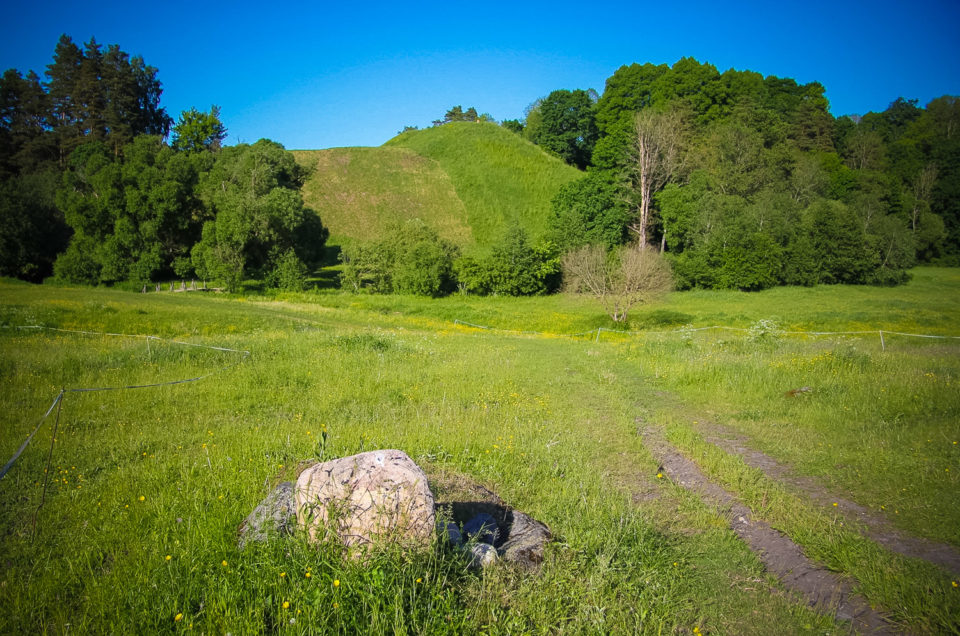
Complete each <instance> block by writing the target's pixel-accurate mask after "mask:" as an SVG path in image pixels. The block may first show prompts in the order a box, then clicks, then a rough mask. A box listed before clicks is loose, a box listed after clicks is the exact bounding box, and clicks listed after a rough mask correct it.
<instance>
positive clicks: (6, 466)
mask: <svg viewBox="0 0 960 636" xmlns="http://www.w3.org/2000/svg"><path fill="white" fill-rule="evenodd" d="M15 329H38V330H46V331H58V332H62V333H75V334H82V335H88V336H112V337H119V338H142V339H145V340H147V344H148V345H149V343H150V341H159V342H167V343H170V344H174V345H181V346H185V347H199V348H202V349H212V350H214V351H223V352H226V353H237V354H239V358H238V359H237V360H236V361H235V362H231V363H230V364H226V365H224V366H222V367H218V368H216V369H214V370H213V371H210V372H209V373H204V374H203V375H198V376H196V377H193V378H182V379H179V380H168V381H166V382H153V383H150V384H129V385H124V386H104V387H70V388H67V387H64V388H62V389H60V392H59V393H58V394H57V397H56V398H55V399H54V401H53V404H51V405H50V408H49V409H47V412H46V413H44V415H43V417H41V418H40V421H39V422H37V425H36V426H35V427H34V429H33V431H31V433H30V435H28V436H27V439H26V440H24V442H23V444H21V445H20V448H18V449H17V451H16V452H15V453H14V454H13V457H11V458H10V460H9V461H8V462H7V463H6V464H4V466H3V468H2V469H0V479H3V478H4V477H5V476H6V474H7V472H9V470H10V469H11V468H12V467H13V465H14V463H16V461H17V459H19V458H20V455H22V454H23V451H24V450H26V448H27V446H28V445H29V444H30V441H31V440H32V439H33V437H34V436H35V435H36V434H37V431H39V430H40V427H41V426H42V425H43V423H44V421H46V419H47V418H48V417H50V414H51V413H52V412H53V410H54V409H55V408H56V407H57V405H62V403H63V398H64V396H65V395H66V394H67V393H94V392H99V391H126V390H131V389H149V388H156V387H161V386H173V385H176V384H187V383H190V382H198V381H200V380H203V379H205V378H209V377H210V376H212V375H216V374H218V373H223V372H224V371H226V370H228V369H231V368H233V367H235V366H238V365H240V364H242V363H243V361H244V360H246V359H247V358H248V357H250V352H249V351H245V350H241V349H230V348H227V347H214V346H212V345H202V344H196V343H193V342H183V341H180V340H169V339H167V338H160V337H158V336H146V335H142V334H125V333H108V332H99V331H81V330H77V329H60V328H57V327H44V326H41V325H24V326H20V327H15Z"/></svg>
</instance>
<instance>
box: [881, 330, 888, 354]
mask: <svg viewBox="0 0 960 636" xmlns="http://www.w3.org/2000/svg"><path fill="white" fill-rule="evenodd" d="M880 350H881V351H886V350H887V344H886V343H885V342H884V341H883V329H881V330H880Z"/></svg>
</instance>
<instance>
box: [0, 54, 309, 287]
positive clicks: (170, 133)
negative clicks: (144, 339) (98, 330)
mask: <svg viewBox="0 0 960 636" xmlns="http://www.w3.org/2000/svg"><path fill="white" fill-rule="evenodd" d="M156 73H157V70H156V69H155V68H153V67H151V66H148V65H146V64H145V63H144V61H143V59H142V58H140V57H130V56H129V55H128V54H127V53H125V52H123V51H122V50H120V48H119V46H117V45H110V46H108V47H107V48H106V50H104V49H103V47H102V46H101V45H99V44H97V42H96V41H95V40H94V39H91V40H90V41H89V42H87V43H86V44H85V45H84V47H83V48H82V49H81V48H80V47H78V46H77V45H75V44H74V43H73V41H72V40H71V39H70V38H69V37H67V36H62V37H61V38H60V41H59V42H58V43H57V46H56V49H55V51H54V55H53V62H52V63H51V64H49V65H48V66H47V69H46V72H45V78H46V79H45V80H41V79H40V76H39V75H38V74H37V73H35V72H33V71H30V72H28V73H27V74H26V75H23V74H21V73H20V72H19V71H17V70H15V69H10V70H7V71H6V72H5V73H4V74H3V76H2V78H0V275H5V276H15V277H18V278H22V279H25V280H31V281H35V282H37V281H40V280H43V279H44V278H47V277H49V276H51V275H53V276H54V277H55V278H56V279H58V280H61V281H65V282H70V283H84V284H99V283H114V282H118V281H136V282H138V283H139V282H144V283H145V282H150V281H159V280H164V279H169V278H172V277H178V278H189V277H194V276H196V277H198V278H204V279H215V280H219V281H222V282H223V283H224V284H225V285H226V286H227V287H228V288H234V289H235V288H237V287H238V286H239V284H240V282H241V281H242V280H243V279H245V278H248V277H255V278H259V279H263V280H267V281H269V282H271V283H272V284H274V285H277V286H284V287H288V288H297V287H302V284H303V279H304V278H305V275H306V272H307V271H308V270H309V268H311V267H314V266H315V265H316V264H317V263H318V262H319V261H320V257H321V255H322V250H323V246H324V242H325V241H326V238H327V234H328V233H327V230H326V229H325V228H324V227H323V224H322V223H321V221H320V218H319V216H317V214H316V212H314V211H313V210H310V209H309V208H306V207H305V206H304V204H303V200H302V198H301V196H300V187H301V186H302V184H303V181H304V179H305V178H306V176H307V175H306V173H305V171H304V169H303V168H302V167H301V166H299V165H298V164H297V163H296V162H295V161H294V159H293V156H292V155H291V154H290V153H288V152H286V151H285V150H284V148H283V147H282V146H281V145H280V144H277V143H275V142H272V141H269V140H264V139H261V140H260V141H258V142H257V143H255V144H239V145H236V146H231V147H226V148H225V147H223V140H224V139H225V138H226V128H225V127H224V126H223V123H222V122H221V121H220V117H219V114H220V112H219V109H218V108H217V107H216V106H213V107H211V109H210V110H209V111H208V112H203V111H199V110H197V109H196V108H192V109H190V110H188V111H185V112H183V113H182V114H181V115H180V117H179V119H178V121H177V122H176V123H174V121H173V120H172V118H170V117H169V115H167V113H166V111H165V110H164V109H163V108H162V107H161V106H160V95H161V92H162V90H161V86H160V82H159V81H158V80H157V79H156ZM168 137H169V138H170V143H167V139H168Z"/></svg>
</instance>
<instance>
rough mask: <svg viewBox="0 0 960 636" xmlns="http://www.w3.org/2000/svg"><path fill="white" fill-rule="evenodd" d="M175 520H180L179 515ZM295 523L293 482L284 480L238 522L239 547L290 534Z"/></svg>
mask: <svg viewBox="0 0 960 636" xmlns="http://www.w3.org/2000/svg"><path fill="white" fill-rule="evenodd" d="M177 522H178V523H180V522H181V519H180V518H179V517H178V518H177ZM295 523H296V510H295V509H294V507H293V482H292V481H285V482H283V483H282V484H280V485H279V486H277V487H276V488H274V489H273V490H272V491H271V492H270V494H268V495H267V496H266V497H264V499H263V501H261V502H260V505H258V506H257V507H256V508H254V510H253V512H251V513H250V515H249V516H248V517H247V518H246V519H244V520H243V522H242V523H241V524H240V528H239V530H238V532H239V534H240V542H239V543H240V547H241V548H242V547H244V546H245V545H246V544H247V543H249V542H251V541H266V540H267V539H268V538H269V537H270V535H274V534H276V535H286V534H291V533H292V532H293V526H294V524H295Z"/></svg>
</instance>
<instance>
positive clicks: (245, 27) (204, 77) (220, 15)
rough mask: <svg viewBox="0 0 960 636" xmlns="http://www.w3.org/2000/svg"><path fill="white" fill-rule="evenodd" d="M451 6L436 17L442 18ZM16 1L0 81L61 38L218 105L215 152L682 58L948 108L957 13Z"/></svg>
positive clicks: (349, 137)
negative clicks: (110, 54)
mask: <svg viewBox="0 0 960 636" xmlns="http://www.w3.org/2000/svg"><path fill="white" fill-rule="evenodd" d="M454 4H455V5H456V6H453V5H454ZM468 5H470V3H463V2H458V3H443V4H441V3H436V4H417V3H403V2H393V3H379V2H374V1H371V2H364V3H361V2H354V3H347V2H338V3H330V4H328V3H325V2H312V3H300V2H274V3H269V2H263V1H262V0H260V1H258V2H247V1H245V0H238V1H236V2H233V3H229V4H224V5H222V6H219V5H216V4H214V3H205V2H180V1H174V2H161V3H132V2H122V3H120V2H113V1H109V0H105V1H101V2H91V3H87V2H83V3H81V2H56V1H55V2H37V1H32V2H24V1H23V0H13V6H12V7H8V8H7V9H6V11H5V16H4V17H5V19H4V21H3V23H2V24H0V70H2V69H6V68H17V69H19V70H21V71H24V72H25V71H27V70H29V69H34V70H36V71H37V72H38V73H42V72H43V70H44V69H45V67H46V65H47V64H49V63H50V61H51V59H52V55H53V49H54V46H55V45H56V42H57V39H58V38H59V37H60V34H61V33H66V34H67V35H70V36H71V37H72V38H73V39H74V41H75V42H77V43H78V44H82V43H83V42H86V41H87V40H89V39H90V37H91V36H95V37H96V38H97V41H98V42H100V43H101V44H119V45H120V48H122V49H123V50H124V51H127V52H128V53H130V54H132V55H142V56H143V57H144V59H145V60H146V62H147V63H148V64H150V65H152V66H155V67H157V68H158V69H159V73H158V77H159V79H160V81H161V82H162V84H163V89H164V93H163V100H162V103H163V106H164V107H165V108H166V109H167V111H168V113H170V115H171V116H173V117H176V116H177V115H178V114H179V113H180V112H181V111H182V110H185V109H187V108H190V107H191V106H196V107H198V108H200V109H203V110H206V109H207V108H209V106H210V105H211V104H218V105H219V106H220V107H221V109H222V118H223V120H224V123H225V124H226V125H227V128H228V132H229V138H228V143H236V142H238V141H242V142H253V141H256V140H257V139H259V138H261V137H267V138H270V139H274V140H276V141H279V142H280V143H282V144H284V145H285V146H286V147H287V148H290V149H297V148H329V147H336V146H372V145H379V144H382V143H383V142H384V141H386V140H387V139H389V138H391V137H392V136H394V135H395V134H396V133H397V132H398V131H399V130H400V129H401V128H403V126H404V125H408V124H409V125H417V126H421V127H423V126H428V125H429V124H430V122H431V121H432V120H433V119H437V118H440V117H442V116H443V113H444V112H446V110H447V109H448V108H450V107H451V106H453V105H455V104H461V105H463V107H464V108H466V107H468V106H475V107H476V108H477V110H478V111H480V112H488V113H490V114H491V115H493V116H494V117H495V118H496V119H498V120H502V119H514V118H522V117H523V112H524V109H525V108H526V107H527V105H529V104H530V103H531V102H533V101H534V100H536V99H537V98H538V97H543V96H545V95H547V94H548V93H549V92H550V91H552V90H555V89H558V88H568V89H574V88H584V89H586V88H594V89H596V90H597V91H598V92H601V93H602V92H603V86H604V82H605V80H606V79H607V78H608V77H609V76H610V75H612V74H613V72H614V71H615V70H616V69H617V68H618V67H620V66H622V65H624V64H631V63H633V62H639V63H644V62H653V63H656V64H664V63H665V64H670V65H672V64H673V63H674V62H676V61H677V60H678V59H680V58H681V57H684V56H692V57H695V58H697V59H698V60H699V61H701V62H709V63H711V64H713V65H714V66H716V67H717V68H718V69H719V70H720V71H721V72H722V71H724V70H726V69H728V68H736V69H738V70H747V69H749V70H753V71H757V72H760V73H762V74H764V75H778V76H781V77H792V78H794V79H796V80H797V81H798V82H801V83H804V82H810V81H819V82H821V83H822V84H823V85H824V86H825V87H826V89H827V98H828V99H829V100H830V103H831V110H832V112H833V113H834V114H835V115H843V114H850V113H858V114H862V113H864V112H867V111H870V110H883V109H885V108H886V106H887V105H888V104H889V103H890V102H891V101H893V100H894V99H896V98H897V97H899V96H903V97H906V98H917V99H919V100H920V103H921V105H922V104H925V103H926V102H928V101H929V100H931V99H933V98H934V97H939V96H940V95H944V94H951V95H958V94H960V70H958V66H960V37H958V34H960V1H958V0H948V1H944V2H932V1H924V0H917V1H914V2H884V1H878V2H819V1H816V2H802V3H800V2H798V3H788V2H782V3H774V2H756V3H753V2H749V3H717V2H685V3H676V4H674V3H669V2H662V1H659V2H603V1H595V2H582V1H581V2H577V3H565V2H550V3H546V2H536V1H525V2H515V3H509V4H495V3H489V2H481V3H475V4H473V5H472V6H468Z"/></svg>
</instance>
